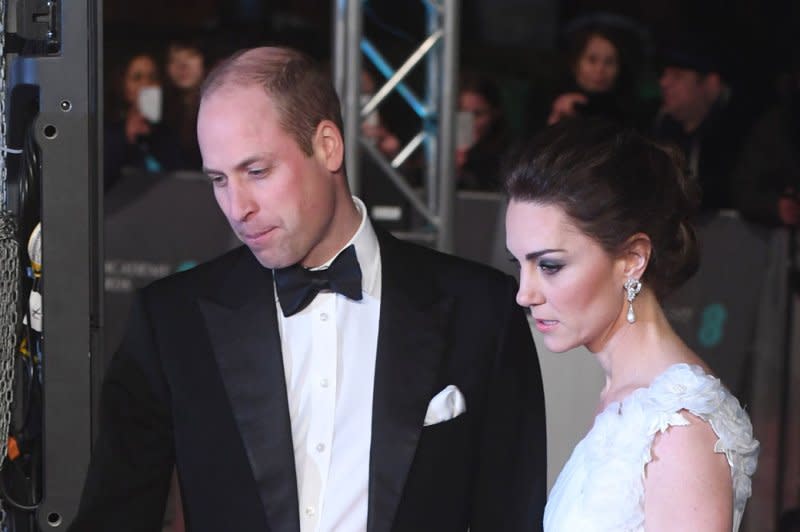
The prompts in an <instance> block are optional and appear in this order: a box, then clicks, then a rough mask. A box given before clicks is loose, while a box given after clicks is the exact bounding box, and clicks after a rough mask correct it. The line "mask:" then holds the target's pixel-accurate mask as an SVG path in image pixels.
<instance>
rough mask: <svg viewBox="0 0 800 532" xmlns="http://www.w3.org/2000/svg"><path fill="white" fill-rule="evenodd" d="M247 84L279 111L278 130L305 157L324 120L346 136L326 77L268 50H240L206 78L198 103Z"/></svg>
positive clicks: (292, 53) (293, 54)
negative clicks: (292, 140) (290, 138)
mask: <svg viewBox="0 0 800 532" xmlns="http://www.w3.org/2000/svg"><path fill="white" fill-rule="evenodd" d="M247 85H257V86H260V87H263V88H264V90H265V92H266V94H267V96H269V97H270V99H271V100H272V102H273V104H274V105H275V107H276V108H277V110H278V121H279V123H280V125H281V127H282V128H283V130H284V131H286V132H287V133H289V134H290V135H292V136H293V137H294V139H295V141H296V142H297V144H298V146H300V149H301V150H303V151H304V152H305V153H306V154H307V155H311V154H312V153H313V147H312V139H313V137H314V133H315V132H316V130H317V126H318V125H319V123H320V122H322V121H323V120H330V121H331V122H333V123H334V124H336V127H338V128H339V131H340V132H341V131H344V128H343V127H342V111H341V107H340V104H339V97H338V96H337V95H336V91H335V90H334V88H333V85H332V83H331V79H330V76H329V75H328V74H327V73H325V72H323V70H322V69H321V68H320V67H319V65H318V64H316V63H315V62H314V61H313V60H312V59H311V58H310V57H309V56H307V55H305V54H303V53H302V52H298V51H297V50H293V49H291V48H280V47H266V46H265V47H260V48H251V49H246V50H240V51H239V52H236V53H235V54H233V55H232V56H230V57H228V58H227V59H225V60H223V61H222V62H221V63H220V64H219V65H217V66H216V67H215V68H214V69H213V70H212V71H211V72H210V73H209V75H208V77H207V78H206V80H205V82H204V83H203V86H202V88H201V93H200V94H201V99H202V98H206V97H207V96H209V95H210V94H212V93H214V92H215V91H217V90H219V89H221V88H224V87H235V86H247Z"/></svg>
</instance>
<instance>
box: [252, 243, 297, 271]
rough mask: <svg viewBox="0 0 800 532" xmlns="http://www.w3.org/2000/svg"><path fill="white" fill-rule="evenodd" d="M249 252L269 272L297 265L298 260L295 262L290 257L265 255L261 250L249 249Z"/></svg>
mask: <svg viewBox="0 0 800 532" xmlns="http://www.w3.org/2000/svg"><path fill="white" fill-rule="evenodd" d="M250 251H251V252H252V253H253V256H255V258H256V260H257V261H258V262H259V264H261V265H262V266H263V267H265V268H267V269H269V270H279V269H281V268H286V267H287V266H292V265H293V264H297V262H298V260H295V259H293V258H292V257H278V256H275V255H274V254H272V253H266V252H265V251H264V250H263V249H253V248H250Z"/></svg>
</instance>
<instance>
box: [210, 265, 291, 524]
mask: <svg viewBox="0 0 800 532" xmlns="http://www.w3.org/2000/svg"><path fill="white" fill-rule="evenodd" d="M219 293H220V294H221V295H220V298H219V299H218V300H216V301H211V300H203V299H201V300H200V301H199V305H200V309H201V310H202V313H203V316H204V318H205V321H206V326H207V328H208V332H209V337H210V338H211V343H212V346H213V351H214V355H215V357H216V360H217V364H218V366H219V371H220V374H221V376H222V380H223V382H224V384H225V389H226V391H227V394H228V399H229V401H230V405H231V409H232V410H233V415H234V417H235V418H236V423H237V425H238V427H239V432H240V434H241V437H242V441H243V443H244V447H245V449H246V451H247V456H248V458H249V459H250V465H251V466H252V469H253V477H254V479H255V481H256V485H257V486H258V490H259V495H260V497H261V501H262V503H263V504H264V510H265V512H266V514H267V522H268V523H269V525H270V528H271V529H272V530H276V531H277V530H280V531H281V532H283V531H284V530H285V531H289V532H293V531H297V532H299V530H300V524H299V516H298V503H297V480H296V475H295V464H294V450H293V446H292V429H291V422H290V419H289V406H288V401H287V398H286V381H285V376H284V370H283V358H282V355H281V344H280V337H279V334H278V321H277V315H276V309H275V299H274V292H273V285H272V276H271V273H270V271H269V270H266V269H264V268H263V267H261V265H259V264H258V262H257V261H256V260H255V258H254V257H253V256H252V255H250V254H249V253H247V254H246V257H245V258H244V259H243V260H242V261H241V262H240V263H239V264H238V265H237V266H236V268H235V269H234V271H232V272H231V274H230V276H229V278H228V282H227V284H225V285H223V287H222V289H221V290H220V292H219ZM221 489H225V488H224V486H223V487H222V488H221Z"/></svg>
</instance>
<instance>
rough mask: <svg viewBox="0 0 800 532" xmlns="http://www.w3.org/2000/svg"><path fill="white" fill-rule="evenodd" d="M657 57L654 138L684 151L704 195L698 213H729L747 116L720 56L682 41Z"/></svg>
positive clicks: (707, 45)
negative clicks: (657, 101)
mask: <svg viewBox="0 0 800 532" xmlns="http://www.w3.org/2000/svg"><path fill="white" fill-rule="evenodd" d="M660 55H661V66H662V71H661V76H660V78H659V86H660V88H661V99H662V102H661V107H660V109H659V112H658V115H657V116H656V119H655V123H654V128H653V134H654V136H655V137H656V138H657V139H658V140H660V141H665V142H669V143H673V144H676V145H677V146H678V147H679V148H680V149H681V151H683V153H684V156H685V157H686V161H687V163H688V166H689V172H690V173H691V175H693V176H694V177H695V178H696V179H697V180H698V183H699V185H700V188H701V191H702V201H701V209H702V210H705V211H709V210H720V209H731V208H733V202H732V199H731V192H730V188H731V185H730V180H731V179H730V175H731V172H732V169H733V166H734V164H735V155H734V154H735V153H737V150H738V148H739V146H740V145H741V144H742V141H743V138H744V136H745V135H746V134H747V132H748V130H749V124H750V123H751V120H750V119H749V118H748V116H749V113H745V112H743V111H744V110H743V109H741V108H740V106H739V105H738V101H737V100H736V99H735V98H734V91H733V90H732V88H731V86H730V85H729V84H728V82H727V76H728V72H727V70H726V69H725V68H724V66H723V60H722V56H721V54H720V53H719V52H717V51H716V50H715V49H714V47H713V45H711V44H710V43H707V42H702V41H699V40H697V39H690V38H685V39H684V40H683V41H682V44H681V45H679V46H672V47H664V48H663V49H662V50H661V53H660Z"/></svg>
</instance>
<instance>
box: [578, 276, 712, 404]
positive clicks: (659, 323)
mask: <svg viewBox="0 0 800 532" xmlns="http://www.w3.org/2000/svg"><path fill="white" fill-rule="evenodd" d="M633 307H634V311H635V314H636V321H635V322H634V323H628V321H627V319H626V315H627V311H628V303H627V302H625V304H624V305H623V309H622V310H621V311H620V315H619V316H618V318H617V320H616V321H615V324H614V326H613V327H612V330H611V332H610V334H608V336H607V341H605V342H603V344H602V346H601V347H600V348H599V349H597V350H596V351H594V350H592V351H593V352H594V354H595V356H596V357H597V360H598V361H599V363H600V365H601V366H602V368H603V370H604V371H605V374H606V385H605V387H604V388H603V392H602V393H601V405H602V406H606V405H607V404H608V403H611V402H614V401H619V400H621V399H624V398H625V397H626V396H627V395H628V394H630V393H631V392H632V391H633V390H635V389H637V388H643V387H647V386H649V385H650V383H651V382H652V381H653V379H654V378H655V377H656V376H658V375H659V374H661V373H662V372H663V371H664V370H666V369H667V368H668V367H669V366H671V365H673V364H677V363H680V362H688V363H701V362H700V359H699V358H697V356H696V355H694V354H693V353H692V352H691V350H690V349H689V348H688V347H687V346H686V344H684V343H683V341H682V340H681V339H680V338H679V337H678V335H677V334H675V331H673V330H672V327H671V326H670V324H669V321H668V320H667V318H666V316H665V315H664V311H663V310H662V309H661V305H660V304H659V303H658V300H657V299H656V297H655V295H654V294H653V293H652V292H651V291H649V290H643V291H642V293H640V294H639V296H638V297H637V298H636V299H635V300H634V302H633Z"/></svg>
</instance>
